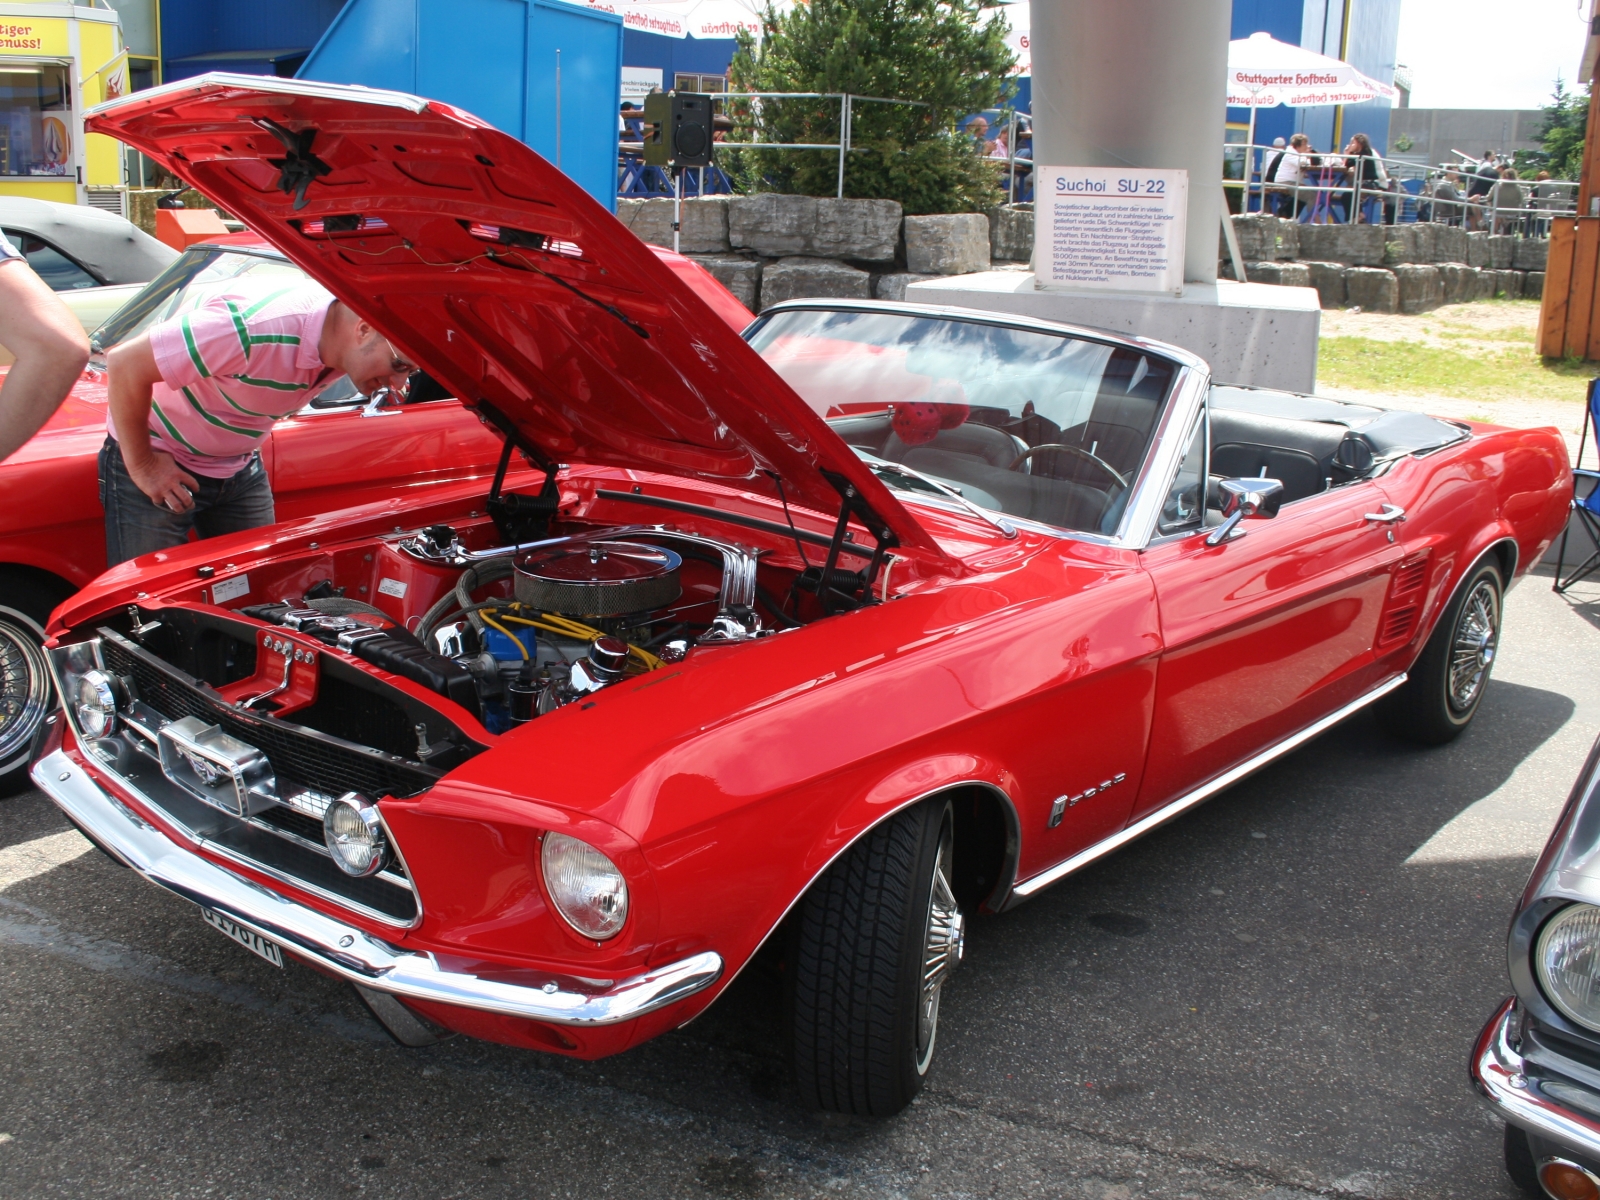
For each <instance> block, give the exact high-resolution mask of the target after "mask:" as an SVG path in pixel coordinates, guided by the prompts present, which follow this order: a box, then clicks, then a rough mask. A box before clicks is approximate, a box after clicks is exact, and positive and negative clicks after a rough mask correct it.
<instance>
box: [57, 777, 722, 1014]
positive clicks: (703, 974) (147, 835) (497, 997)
mask: <svg viewBox="0 0 1600 1200" xmlns="http://www.w3.org/2000/svg"><path fill="white" fill-rule="evenodd" d="M32 776H33V781H34V783H36V784H37V785H38V786H39V788H40V789H41V790H42V791H43V792H44V793H45V794H46V795H48V796H49V797H50V798H51V799H52V800H54V801H55V802H56V804H57V805H58V806H59V807H60V808H61V810H62V811H63V812H65V813H66V814H67V816H68V817H69V818H71V820H72V822H73V823H74V824H75V825H77V826H78V827H79V828H80V829H81V830H82V831H83V832H85V833H87V834H88V835H89V836H90V837H91V838H93V839H94V840H95V841H96V842H97V843H99V845H100V846H101V847H102V848H104V849H105V850H106V851H108V852H109V853H111V854H113V855H115V856H116V857H117V858H119V859H120V860H122V861H123V862H124V863H126V864H127V865H128V866H130V867H132V868H133V869H134V870H135V871H137V872H138V873H139V874H141V875H143V876H144V877H145V878H146V879H148V880H149V881H150V882H151V883H154V884H158V885H159V886H161V887H164V888H166V889H167V890H168V891H171V892H176V893H177V894H178V895H180V896H182V897H183V898H184V899H185V900H190V901H193V902H194V903H195V904H198V905H200V906H201V907H202V908H208V909H212V910H213V911H215V912H218V913H221V914H223V915H224V916H226V917H228V918H230V919H231V920H233V921H234V922H236V923H238V924H239V925H241V926H243V927H244V928H246V929H248V930H250V931H252V932H254V933H255V934H257V935H258V936H260V937H263V938H266V939H267V940H268V941H270V942H276V943H277V944H278V945H279V946H282V947H283V948H284V949H285V950H287V951H289V952H290V953H291V954H294V955H297V956H299V957H300V958H302V959H305V960H306V961H308V962H311V963H315V964H316V965H317V966H320V967H325V968H327V969H328V970H329V971H332V972H334V973H335V974H337V975H340V976H343V977H344V978H345V979H348V980H349V981H350V982H351V983H356V984H359V985H361V986H362V987H364V988H371V989H374V990H376V991H381V992H389V993H391V994H393V995H396V996H400V997H402V998H406V999H413V1000H425V1001H432V1002H435V1003H438V1004H453V1005H458V1006H460V1007H463V1008H473V1009H479V1010H482V1011H484V1012H493V1013H501V1014H503V1015H505V1016H509V1017H525V1018H527V1019H528V1020H531V1021H545V1022H548V1023H550V1024H552V1025H578V1026H588V1025H614V1024H617V1023H618V1022H621V1021H630V1020H632V1019H634V1018H635V1017H642V1016H644V1015H645V1014H646V1013H651V1012H655V1011H656V1010H657V1009H660V1008H664V1007H666V1006H667V1005H669V1004H673V1003H676V1002H677V1001H679V1000H682V999H684V998H685V997H687V996H692V995H694V994H695V993H696V992H699V991H701V990H703V989H704V988H707V987H710V986H711V984H713V983H715V982H716V981H717V979H718V978H720V977H721V975H722V956H721V955H719V954H715V953H712V952H711V951H705V952H702V953H700V954H695V955H691V956H690V957H688V958H686V959H683V960H682V961H681V962H676V963H672V964H671V965H670V966H665V967H659V968H657V969H655V970H652V971H646V972H644V973H643V974H642V975H635V976H634V977H633V978H631V979H623V980H619V981H618V982H616V983H614V984H612V985H610V986H605V987H596V988H594V989H593V990H588V989H587V988H584V989H583V990H580V989H579V987H576V986H574V985H575V984H578V983H579V982H580V981H577V980H572V979H563V978H562V977H559V976H551V977H549V978H548V979H546V980H543V981H542V982H537V983H534V984H529V985H524V984H513V983H503V982H499V981H496V980H490V979H481V978H479V977H478V976H476V975H468V974H463V973H460V972H456V971H447V970H443V969H442V968H441V967H440V966H439V964H438V962H437V961H436V960H435V959H434V957H433V955H431V954H426V953H417V952H413V951H409V950H404V949H401V948H400V947H398V946H394V945H391V944H390V943H388V942H384V941H381V940H379V939H378V938H375V937H373V936H371V935H370V934H368V933H366V932H364V931H363V930H361V929H358V928H357V927H355V926H354V925H346V924H345V923H344V922H342V921H339V920H336V919H335V918H333V917H329V916H325V915H324V914H322V913H320V912H318V911H317V910H316V909H313V908H309V907H307V906H306V905H304V904H300V903H298V902H297V901H294V900H291V899H289V898H288V897H286V896H282V895H279V894H278V893H277V892H275V891H273V890H271V889H270V888H266V887H263V886H261V885H260V884H257V883H253V882H251V881H250V880H248V879H245V878H244V877H243V876H241V875H236V874H235V873H234V872H232V871H229V870H226V869H224V868H222V867H219V866H217V865H216V864H215V863H212V862H209V861H207V860H206V859H204V858H201V857H200V856H199V855H198V854H194V853H192V852H190V851H188V850H185V849H184V848H183V847H182V846H180V845H178V844H177V843H175V842H174V841H172V839H171V838H169V837H167V836H166V834H164V833H162V832H161V831H160V830H159V829H157V828H156V827H155V826H153V825H151V824H150V823H149V822H147V821H145V820H144V819H143V818H141V817H140V816H139V815H138V814H137V813H135V812H134V811H133V810H132V809H130V808H128V807H127V806H126V805H124V804H123V803H122V802H121V801H119V800H118V799H117V798H115V797H114V796H111V795H110V794H108V793H107V792H106V791H104V790H103V789H102V788H101V787H100V786H99V785H98V784H96V783H95V781H94V780H93V779H91V778H90V777H89V775H88V774H87V773H86V772H85V771H84V770H83V768H82V767H81V766H79V765H78V764H77V763H76V762H74V761H73V760H72V759H71V758H69V757H68V756H67V755H66V754H64V753H62V752H61V751H60V750H53V751H50V752H49V753H47V754H45V755H43V756H42V757H41V758H40V759H39V760H38V761H37V762H35V763H34V764H33V770H32Z"/></svg>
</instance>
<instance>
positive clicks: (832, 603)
mask: <svg viewBox="0 0 1600 1200" xmlns="http://www.w3.org/2000/svg"><path fill="white" fill-rule="evenodd" d="M822 476H823V478H824V479H826V480H827V481H828V482H829V483H830V484H832V485H833V487H834V490H836V491H837V492H838V493H839V497H840V499H841V500H842V503H841V504H840V506H839V520H838V521H837V522H836V523H835V524H834V527H833V538H832V539H831V540H830V541H829V542H828V557H827V561H826V562H824V563H823V565H822V567H821V569H820V571H819V570H818V569H817V568H816V567H808V568H806V570H804V571H802V572H801V580H800V581H797V582H799V583H800V586H801V587H803V588H806V589H807V590H808V591H809V590H813V589H812V587H811V586H809V585H812V584H814V585H815V587H814V590H815V591H816V594H817V599H818V601H820V602H821V604H822V611H823V612H824V613H826V614H827V615H829V616H832V615H833V614H834V613H835V612H837V611H838V604H837V600H836V599H835V598H836V597H837V598H839V599H843V600H847V601H849V602H850V603H851V604H852V605H854V604H858V603H859V604H868V603H871V602H872V584H873V581H874V580H876V579H877V577H878V572H879V571H880V570H882V569H883V561H884V558H885V557H886V555H887V554H888V552H889V550H890V549H891V548H892V547H894V546H898V545H899V544H900V539H899V538H897V537H895V535H894V531H893V530H892V529H890V528H889V525H888V523H887V522H886V521H884V519H883V518H882V517H880V516H878V514H877V513H875V512H873V511H872V507H871V506H870V505H869V504H868V503H867V502H866V501H865V500H863V499H862V498H861V494H860V493H859V492H858V491H857V490H856V485H855V484H853V483H851V482H850V480H849V479H847V478H846V477H845V476H843V475H840V474H839V473H838V472H837V471H827V470H824V471H823V472H822ZM851 517H855V518H856V519H857V520H858V521H860V522H861V523H862V524H863V525H865V526H866V527H867V531H868V532H869V533H871V534H872V536H873V539H874V540H875V541H876V542H877V546H876V547H875V548H874V549H873V551H872V557H871V559H870V560H869V561H868V563H867V569H866V570H865V571H841V570H839V569H838V568H839V555H840V554H841V553H843V551H844V546H845V535H846V534H847V533H848V532H849V527H850V518H851ZM852 549H853V551H854V552H855V553H857V554H859V553H861V551H860V549H859V548H855V547H852ZM811 575H815V578H814V579H807V578H806V577H807V576H811ZM858 593H859V595H860V600H859V601H857V599H856V595H857V594H858Z"/></svg>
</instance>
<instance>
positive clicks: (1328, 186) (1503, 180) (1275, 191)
mask: <svg viewBox="0 0 1600 1200" xmlns="http://www.w3.org/2000/svg"><path fill="white" fill-rule="evenodd" d="M1403 192H1404V189H1403V188H1402V186H1401V183H1400V180H1398V179H1396V178H1395V177H1394V176H1393V175H1391V174H1390V173H1389V170H1388V168H1387V167H1386V166H1385V165H1384V161H1383V158H1382V157H1381V156H1380V155H1379V154H1377V153H1376V152H1375V151H1374V150H1373V148H1372V142H1371V139H1369V138H1368V137H1367V135H1366V134H1364V133H1357V134H1353V135H1352V136H1351V137H1350V140H1349V142H1348V143H1347V144H1346V145H1345V148H1344V150H1343V151H1341V152H1340V153H1339V154H1319V153H1318V152H1317V151H1316V150H1315V149H1313V147H1312V145H1311V140H1310V139H1309V138H1308V137H1307V136H1306V135H1305V134H1303V133H1297V134H1295V135H1294V136H1293V137H1292V138H1290V139H1289V140H1288V142H1287V144H1285V142H1284V139H1283V138H1278V139H1276V140H1275V141H1274V142H1273V145H1272V149H1271V150H1270V151H1268V152H1267V153H1266V155H1265V156H1264V159H1263V162H1262V166H1261V201H1262V209H1263V211H1265V212H1269V213H1272V214H1274V215H1276V216H1280V217H1290V218H1293V219H1296V220H1300V221H1319V222H1327V223H1339V224H1344V223H1349V222H1355V223H1361V224H1374V225H1375V224H1380V223H1381V224H1386V225H1393V224H1394V223H1395V221H1396V220H1397V219H1398V218H1399V215H1400V212H1401V210H1402V205H1403V202H1404V199H1405V196H1404V194H1403ZM1570 206H1571V193H1570V188H1568V187H1566V186H1564V185H1563V184H1562V183H1560V182H1559V181H1556V180H1552V179H1551V178H1550V172H1548V171H1540V172H1539V173H1538V175H1537V176H1536V177H1535V178H1534V179H1532V180H1529V181H1526V182H1524V181H1522V180H1520V179H1519V178H1518V175H1517V170H1516V168H1515V167H1513V166H1512V165H1511V161H1510V159H1509V158H1508V157H1507V156H1505V155H1502V154H1498V153H1496V152H1494V151H1490V150H1485V151H1484V152H1483V157H1482V158H1481V159H1479V160H1478V161H1476V162H1467V163H1464V164H1463V165H1461V166H1460V167H1447V168H1444V169H1441V170H1439V171H1435V172H1432V173H1431V174H1430V175H1429V177H1428V178H1427V180H1426V181H1425V183H1424V186H1423V188H1422V190H1421V192H1420V193H1418V194H1417V220H1419V221H1437V222H1439V223H1441V224H1447V225H1458V226H1463V227H1465V228H1466V229H1468V230H1473V231H1476V230H1484V231H1487V232H1491V233H1520V234H1522V235H1524V236H1526V237H1543V236H1546V235H1547V234H1548V233H1549V230H1550V221H1551V217H1552V216H1553V215H1554V214H1555V213H1558V212H1562V211H1567V210H1568V209H1569V208H1570Z"/></svg>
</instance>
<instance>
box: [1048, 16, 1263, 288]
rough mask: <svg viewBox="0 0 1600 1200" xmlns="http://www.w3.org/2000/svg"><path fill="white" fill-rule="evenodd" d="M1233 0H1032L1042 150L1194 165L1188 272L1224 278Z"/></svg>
mask: <svg viewBox="0 0 1600 1200" xmlns="http://www.w3.org/2000/svg"><path fill="white" fill-rule="evenodd" d="M1231 16H1232V6H1231V4H1230V0H1033V6H1032V30H1031V38H1032V47H1031V49H1032V54H1033V157H1034V161H1035V162H1037V163H1040V164H1043V165H1046V166H1064V167H1121V166H1135V167H1167V168H1178V169H1183V170H1186V171H1188V172H1189V227H1188V231H1187V235H1186V237H1187V240H1186V243H1185V254H1184V264H1183V275H1184V278H1185V279H1186V280H1189V281H1192V282H1195V283H1215V282H1216V279H1217V237H1218V233H1219V231H1220V229H1221V211H1222V143H1223V138H1224V133H1225V129H1226V124H1227V111H1226V108H1225V101H1226V99H1227V74H1228V32H1229V27H1230V23H1231Z"/></svg>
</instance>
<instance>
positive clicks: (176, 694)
mask: <svg viewBox="0 0 1600 1200" xmlns="http://www.w3.org/2000/svg"><path fill="white" fill-rule="evenodd" d="M102 636H103V638H104V640H103V641H102V643H101V653H102V654H103V655H104V658H105V664H106V668H107V669H108V670H110V671H112V672H113V673H115V674H118V675H126V676H128V677H129V678H130V679H132V680H133V685H134V688H135V690H136V691H137V692H138V695H139V699H141V700H143V701H144V702H145V703H146V704H148V705H149V706H150V707H151V708H153V709H155V710H156V711H157V712H158V713H160V714H161V715H162V716H163V717H166V718H167V720H169V721H176V720H179V719H180V718H182V717H200V718H201V719H202V720H204V721H206V722H208V723H210V724H214V725H220V726H221V727H222V729H223V730H224V731H225V732H226V733H228V734H230V735H232V736H233V737H236V738H238V739H239V740H240V741H242V742H246V743H248V744H249V745H252V746H254V747H255V748H256V749H257V750H259V751H261V753H263V754H265V755H266V756H267V760H268V761H269V762H271V763H272V770H273V773H274V774H275V775H277V776H278V778H279V780H280V783H281V781H282V780H284V779H292V780H296V781H298V782H300V783H303V784H307V785H309V786H311V787H314V788H316V789H317V790H318V791H319V792H327V793H331V794H332V795H335V796H337V795H341V794H343V793H344V792H360V793H361V794H362V795H364V796H370V797H372V798H373V799H374V800H376V799H378V798H379V797H382V796H402V797H404V796H415V795H416V794H417V793H419V792H423V791H426V790H427V789H428V788H430V787H432V786H433V784H434V783H435V781H437V780H438V778H439V772H437V771H432V770H429V769H428V768H427V767H423V766H420V765H415V764H411V763H405V762H396V761H395V760H393V759H390V758H386V757H384V756H382V755H380V754H378V753H376V752H374V751H371V750H367V749H364V748H362V747H360V746H355V745H349V744H342V743H341V742H340V741H339V740H337V739H334V738H331V737H329V736H328V735H327V734H320V733H317V732H315V731H313V730H305V729H301V728H300V727H298V726H296V725H294V724H293V723H292V722H287V721H278V720H274V719H273V718H271V717H259V716H256V715H255V714H253V713H246V712H243V711H241V710H240V709H237V708H234V707H233V706H232V705H229V704H224V703H223V702H222V701H220V700H217V699H215V698H213V697H211V696H208V695H207V694H206V693H205V692H204V691H203V690H202V689H201V688H200V687H198V686H196V685H195V684H192V683H189V682H187V681H185V680H183V679H181V678H179V677H178V676H177V675H176V674H175V673H174V672H173V671H172V669H171V668H170V667H163V666H160V665H158V664H157V663H156V662H153V661H152V660H151V659H150V658H149V657H147V655H146V652H145V651H143V650H141V649H139V648H138V647H135V646H132V645H129V644H128V643H126V642H123V641H122V640H121V639H120V638H118V637H117V636H116V635H115V634H110V633H109V631H107V632H106V633H103V634H102Z"/></svg>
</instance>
